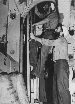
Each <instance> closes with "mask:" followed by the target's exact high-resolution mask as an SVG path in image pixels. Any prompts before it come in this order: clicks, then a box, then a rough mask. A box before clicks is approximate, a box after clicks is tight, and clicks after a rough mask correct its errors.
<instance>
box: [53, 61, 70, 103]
mask: <svg viewBox="0 0 75 104" xmlns="http://www.w3.org/2000/svg"><path fill="white" fill-rule="evenodd" d="M53 102H54V104H71V96H70V92H69V65H68V62H67V60H65V59H59V60H57V61H56V63H55V64H54V76H53Z"/></svg>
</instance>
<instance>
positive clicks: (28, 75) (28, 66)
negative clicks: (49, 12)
mask: <svg viewBox="0 0 75 104" xmlns="http://www.w3.org/2000/svg"><path fill="white" fill-rule="evenodd" d="M28 40H29V14H28V16H27V90H28V97H29V101H30V64H29V41H28Z"/></svg>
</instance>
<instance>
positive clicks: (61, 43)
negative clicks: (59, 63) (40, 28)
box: [53, 37, 68, 61]
mask: <svg viewBox="0 0 75 104" xmlns="http://www.w3.org/2000/svg"><path fill="white" fill-rule="evenodd" d="M54 45H55V48H54V51H53V53H54V57H53V59H54V61H55V60H58V59H68V43H67V41H66V39H65V38H64V37H60V38H59V39H57V41H55V42H54Z"/></svg>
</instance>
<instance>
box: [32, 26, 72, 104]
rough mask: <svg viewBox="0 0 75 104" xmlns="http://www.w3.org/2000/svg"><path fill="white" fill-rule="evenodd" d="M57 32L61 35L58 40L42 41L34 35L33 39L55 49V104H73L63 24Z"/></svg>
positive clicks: (58, 27)
mask: <svg viewBox="0 0 75 104" xmlns="http://www.w3.org/2000/svg"><path fill="white" fill-rule="evenodd" d="M56 32H57V33H58V34H59V36H58V38H56V40H49V39H43V38H42V39H40V38H37V37H35V36H34V35H33V34H32V33H31V39H35V40H36V41H39V42H40V43H41V44H42V45H46V46H53V47H54V49H53V54H54V55H53V61H54V62H55V63H54V77H53V78H54V80H53V98H54V99H53V101H54V104H71V98H70V92H69V65H68V43H67V41H66V39H65V38H64V37H63V36H64V35H63V32H62V25H61V24H58V26H57V29H56Z"/></svg>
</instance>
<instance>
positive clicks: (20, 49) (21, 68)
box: [19, 16, 23, 73]
mask: <svg viewBox="0 0 75 104" xmlns="http://www.w3.org/2000/svg"><path fill="white" fill-rule="evenodd" d="M19 52H20V53H19V71H20V73H23V18H22V17H21V16H20V47H19Z"/></svg>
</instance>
